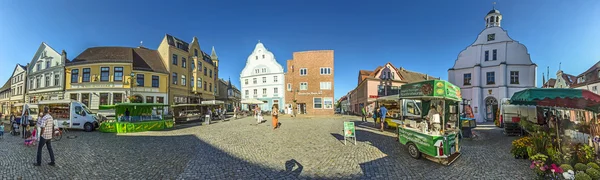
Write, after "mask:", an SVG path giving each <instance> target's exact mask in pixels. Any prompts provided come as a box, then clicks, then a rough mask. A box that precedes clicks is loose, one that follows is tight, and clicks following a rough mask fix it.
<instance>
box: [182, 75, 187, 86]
mask: <svg viewBox="0 0 600 180" xmlns="http://www.w3.org/2000/svg"><path fill="white" fill-rule="evenodd" d="M185 81H187V79H186V77H185V75H181V85H182V86H185V83H186V82H185Z"/></svg>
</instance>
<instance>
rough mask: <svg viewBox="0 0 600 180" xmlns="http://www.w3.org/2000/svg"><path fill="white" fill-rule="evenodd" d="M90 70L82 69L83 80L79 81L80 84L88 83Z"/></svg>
mask: <svg viewBox="0 0 600 180" xmlns="http://www.w3.org/2000/svg"><path fill="white" fill-rule="evenodd" d="M90 72H91V70H90V68H83V73H82V75H81V76H82V77H83V79H82V80H81V81H82V82H90Z"/></svg>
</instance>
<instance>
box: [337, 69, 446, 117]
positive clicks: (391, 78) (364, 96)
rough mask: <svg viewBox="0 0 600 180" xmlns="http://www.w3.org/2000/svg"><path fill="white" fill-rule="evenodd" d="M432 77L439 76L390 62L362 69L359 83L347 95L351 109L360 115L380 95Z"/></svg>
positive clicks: (390, 93) (388, 94)
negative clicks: (407, 68) (369, 68)
mask: <svg viewBox="0 0 600 180" xmlns="http://www.w3.org/2000/svg"><path fill="white" fill-rule="evenodd" d="M431 79H439V78H434V77H432V76H428V75H427V74H422V73H418V72H413V71H408V70H406V69H404V68H402V67H400V68H396V67H394V65H392V63H389V62H388V63H386V64H385V65H384V66H379V67H377V68H376V69H375V70H373V71H367V70H360V71H359V73H358V85H357V86H356V88H355V89H353V90H352V91H350V92H349V93H348V95H346V96H347V98H348V101H349V103H350V111H351V112H352V113H354V114H357V115H360V113H361V112H360V110H361V108H362V107H364V106H368V107H370V109H372V108H373V106H374V102H375V100H376V99H377V98H378V97H383V96H390V95H396V94H398V93H399V90H400V86H402V85H404V84H407V83H413V82H419V81H425V80H431Z"/></svg>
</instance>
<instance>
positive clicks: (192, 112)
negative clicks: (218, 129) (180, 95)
mask: <svg viewBox="0 0 600 180" xmlns="http://www.w3.org/2000/svg"><path fill="white" fill-rule="evenodd" d="M171 107H172V108H173V113H174V114H173V116H174V117H175V121H176V122H187V121H197V120H201V119H202V116H203V115H202V109H201V108H200V104H177V105H173V106H171Z"/></svg>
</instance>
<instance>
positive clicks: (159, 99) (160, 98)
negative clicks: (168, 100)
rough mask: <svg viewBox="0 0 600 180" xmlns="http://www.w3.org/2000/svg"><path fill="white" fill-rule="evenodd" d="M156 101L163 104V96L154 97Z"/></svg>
mask: <svg viewBox="0 0 600 180" xmlns="http://www.w3.org/2000/svg"><path fill="white" fill-rule="evenodd" d="M156 103H160V104H164V103H165V98H164V97H156Z"/></svg>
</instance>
